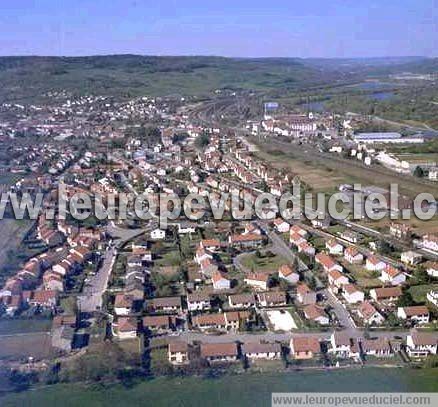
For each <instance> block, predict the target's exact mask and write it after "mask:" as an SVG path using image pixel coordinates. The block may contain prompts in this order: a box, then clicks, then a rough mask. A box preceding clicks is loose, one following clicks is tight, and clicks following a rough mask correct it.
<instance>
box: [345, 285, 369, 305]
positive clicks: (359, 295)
mask: <svg viewBox="0 0 438 407" xmlns="http://www.w3.org/2000/svg"><path fill="white" fill-rule="evenodd" d="M342 295H343V296H344V298H345V299H346V301H347V302H348V303H349V304H356V303H358V302H363V300H364V299H365V294H364V293H363V292H362V291H360V290H358V289H357V287H356V286H355V285H353V284H347V285H344V287H343V292H342Z"/></svg>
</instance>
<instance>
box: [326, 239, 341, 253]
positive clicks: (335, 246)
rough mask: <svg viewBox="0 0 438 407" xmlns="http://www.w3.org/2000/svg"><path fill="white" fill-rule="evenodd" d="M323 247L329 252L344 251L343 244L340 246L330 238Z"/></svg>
mask: <svg viewBox="0 0 438 407" xmlns="http://www.w3.org/2000/svg"><path fill="white" fill-rule="evenodd" d="M325 247H326V248H327V249H328V251H329V253H330V254H333V255H341V254H342V253H343V252H344V246H342V245H341V244H340V243H339V242H338V241H337V240H336V239H330V240H329V241H328V242H326V244H325Z"/></svg>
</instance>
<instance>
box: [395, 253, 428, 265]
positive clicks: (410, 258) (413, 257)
mask: <svg viewBox="0 0 438 407" xmlns="http://www.w3.org/2000/svg"><path fill="white" fill-rule="evenodd" d="M400 258H401V261H402V262H403V263H405V264H409V265H410V266H415V265H416V264H419V263H421V261H422V260H423V256H422V255H421V254H420V253H416V252H413V251H411V250H409V251H407V252H403V253H402V254H401V256H400Z"/></svg>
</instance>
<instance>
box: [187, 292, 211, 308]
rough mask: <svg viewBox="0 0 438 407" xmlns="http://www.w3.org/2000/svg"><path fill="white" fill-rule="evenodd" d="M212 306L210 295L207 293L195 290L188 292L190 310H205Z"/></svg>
mask: <svg viewBox="0 0 438 407" xmlns="http://www.w3.org/2000/svg"><path fill="white" fill-rule="evenodd" d="M210 308H211V303H210V296H209V295H208V294H207V293H201V292H194V293H191V294H187V309H188V310H189V311H204V310H208V309H210Z"/></svg>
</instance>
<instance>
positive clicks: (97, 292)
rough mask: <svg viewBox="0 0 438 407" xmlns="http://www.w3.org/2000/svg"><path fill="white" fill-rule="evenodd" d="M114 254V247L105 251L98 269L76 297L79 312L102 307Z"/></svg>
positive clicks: (115, 252)
mask: <svg viewBox="0 0 438 407" xmlns="http://www.w3.org/2000/svg"><path fill="white" fill-rule="evenodd" d="M116 255H117V249H115V248H114V247H112V248H109V249H108V250H107V251H106V253H105V255H104V258H103V262H102V265H101V267H100V268H99V271H98V272H97V273H96V274H95V275H94V276H93V277H92V278H91V281H90V282H89V283H88V284H87V285H86V286H85V287H84V290H83V292H82V294H81V295H79V296H78V297H77V298H78V308H79V310H80V312H94V311H97V310H99V309H100V308H101V307H102V296H103V293H104V292H105V290H106V288H107V286H108V280H109V276H110V274H111V270H112V268H113V265H114V262H115V260H116Z"/></svg>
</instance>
